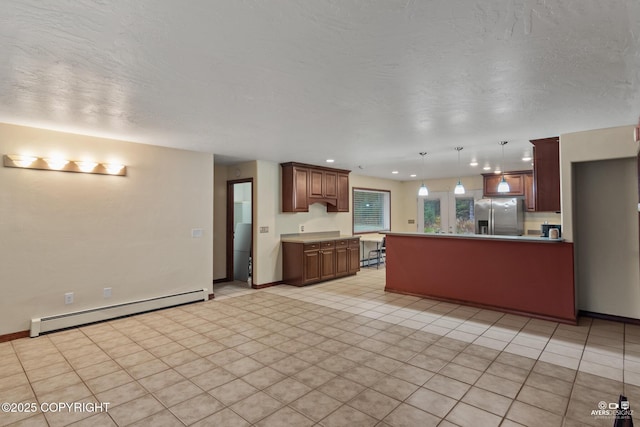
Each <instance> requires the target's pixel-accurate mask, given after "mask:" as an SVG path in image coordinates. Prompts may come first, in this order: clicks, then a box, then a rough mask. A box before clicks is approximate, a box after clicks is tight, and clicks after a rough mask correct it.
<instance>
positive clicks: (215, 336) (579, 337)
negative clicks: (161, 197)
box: [0, 269, 640, 427]
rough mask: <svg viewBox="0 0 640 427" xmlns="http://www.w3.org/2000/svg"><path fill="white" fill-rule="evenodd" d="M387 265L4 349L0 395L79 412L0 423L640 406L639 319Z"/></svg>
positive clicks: (477, 426) (177, 422) (570, 411)
mask: <svg viewBox="0 0 640 427" xmlns="http://www.w3.org/2000/svg"><path fill="white" fill-rule="evenodd" d="M384 273H385V271H384V269H380V270H374V269H363V270H362V271H361V272H360V273H359V274H358V275H357V276H352V277H348V278H344V279H340V280H335V281H332V282H327V283H323V284H318V285H313V286H308V287H304V288H296V287H290V286H286V285H282V286H275V287H271V288H266V289H263V290H259V291H255V290H251V289H248V288H247V286H246V285H244V284H240V283H235V284H233V283H232V284H224V285H221V286H218V285H216V287H214V292H215V293H216V299H215V300H212V301H209V302H205V303H197V304H191V305H186V306H181V307H176V308H171V309H167V310H162V311H156V312H152V313H146V314H142V315H138V316H133V317H129V318H124V319H118V320H114V321H110V322H105V323H100V324H95V325H90V326H86V327H81V328H78V329H73V330H68V331H63V332H58V333H52V334H49V335H44V336H41V337H39V338H34V339H29V338H26V339H20V340H15V341H12V342H7V343H2V344H0V403H2V402H10V403H11V402H13V403H16V404H17V403H30V402H32V403H34V404H35V406H36V409H38V408H40V407H41V405H42V404H53V403H56V402H67V403H71V402H78V403H84V406H83V407H80V410H78V411H69V410H63V411H53V410H50V411H48V412H44V413H43V412H41V411H39V410H38V411H36V412H35V413H33V412H24V411H22V412H6V411H4V412H0V425H1V426H5V425H15V426H45V425H50V426H64V425H74V426H92V427H100V426H128V425H132V426H183V425H193V426H225V427H226V426H246V425H252V424H254V425H257V426H312V425H322V426H327V427H332V426H392V427H402V426H436V425H437V426H456V425H457V426H474V427H484V426H487V427H489V426H499V425H500V426H519V425H526V426H544V427H551V426H612V425H613V418H611V417H607V416H601V417H597V416H594V415H592V411H594V410H597V409H598V404H599V402H601V401H604V402H605V403H613V402H617V401H618V396H619V394H621V393H622V394H625V395H626V396H627V397H628V398H629V400H630V403H631V408H632V409H633V408H634V407H635V405H636V404H637V402H640V327H638V326H633V325H625V324H622V323H615V322H606V321H600V320H592V319H588V318H583V319H580V322H579V325H578V326H568V325H563V324H557V323H554V322H547V321H541V320H536V319H531V318H528V317H522V316H515V315H510V314H504V313H500V312H497V311H491V310H482V309H477V308H471V307H466V306H462V305H457V304H450V303H443V302H438V301H433V300H429V299H422V298H416V297H411V296H403V295H398V294H391V293H385V292H384ZM104 402H108V403H109V407H108V411H106V412H105V411H102V412H99V411H96V410H94V411H91V410H90V409H91V406H90V405H91V404H99V403H104ZM29 408H31V407H29ZM54 408H55V406H54ZM4 409H5V408H4V407H3V410H4ZM13 409H19V408H18V407H17V406H15V407H14V408H13Z"/></svg>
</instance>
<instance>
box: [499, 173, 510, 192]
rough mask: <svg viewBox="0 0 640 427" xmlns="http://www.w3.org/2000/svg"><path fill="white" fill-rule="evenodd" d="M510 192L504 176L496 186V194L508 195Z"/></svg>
mask: <svg viewBox="0 0 640 427" xmlns="http://www.w3.org/2000/svg"><path fill="white" fill-rule="evenodd" d="M509 190H510V188H509V183H508V182H507V181H505V179H504V176H503V177H502V181H500V184H498V193H508V192H509Z"/></svg>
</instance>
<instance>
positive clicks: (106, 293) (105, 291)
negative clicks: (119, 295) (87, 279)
mask: <svg viewBox="0 0 640 427" xmlns="http://www.w3.org/2000/svg"><path fill="white" fill-rule="evenodd" d="M102 295H104V297H105V298H111V288H104V289H103V290H102Z"/></svg>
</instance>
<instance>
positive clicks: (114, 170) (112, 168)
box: [102, 164, 124, 175]
mask: <svg viewBox="0 0 640 427" xmlns="http://www.w3.org/2000/svg"><path fill="white" fill-rule="evenodd" d="M102 166H104V168H105V169H106V170H107V173H110V174H111V175H116V174H118V173H120V171H121V170H122V168H123V167H124V165H118V164H106V165H102Z"/></svg>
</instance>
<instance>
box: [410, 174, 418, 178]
mask: <svg viewBox="0 0 640 427" xmlns="http://www.w3.org/2000/svg"><path fill="white" fill-rule="evenodd" d="M409 176H410V177H411V178H415V177H416V176H418V175H416V174H415V173H412V174H411V175H409Z"/></svg>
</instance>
